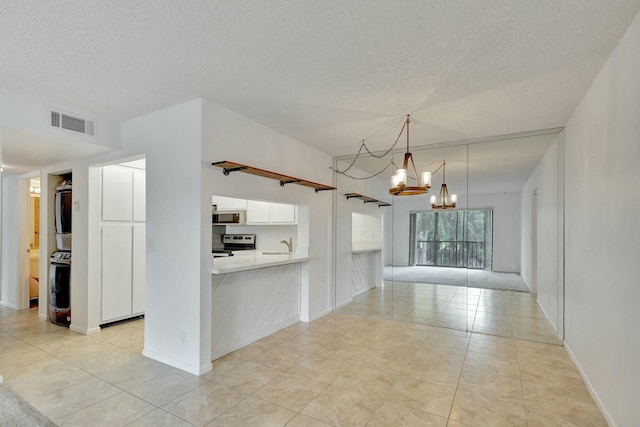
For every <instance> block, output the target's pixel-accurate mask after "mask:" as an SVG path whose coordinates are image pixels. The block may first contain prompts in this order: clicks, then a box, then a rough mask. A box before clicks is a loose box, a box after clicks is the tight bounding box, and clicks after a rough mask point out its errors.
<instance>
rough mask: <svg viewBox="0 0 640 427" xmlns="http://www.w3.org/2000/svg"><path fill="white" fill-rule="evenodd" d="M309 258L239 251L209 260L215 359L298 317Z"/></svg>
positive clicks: (213, 355)
mask: <svg viewBox="0 0 640 427" xmlns="http://www.w3.org/2000/svg"><path fill="white" fill-rule="evenodd" d="M308 260H309V257H307V256H304V255H297V254H290V253H286V252H285V253H264V252H260V251H243V253H242V254H240V255H234V256H230V257H221V258H215V259H213V265H212V269H211V273H212V280H211V283H212V295H211V299H212V314H211V321H212V328H211V335H212V336H211V338H212V339H211V358H212V360H215V359H217V358H219V357H221V356H224V355H225V354H228V353H231V352H232V351H235V350H237V349H239V348H242V347H244V346H245V345H247V344H250V343H252V342H254V341H257V340H259V339H261V338H264V337H266V336H268V335H271V334H272V333H274V332H277V331H278V330H280V329H282V328H285V327H287V326H289V325H292V324H294V323H296V322H298V321H299V320H300V293H301V292H300V289H301V284H302V281H303V280H308V279H307V278H306V277H303V271H306V268H304V264H305V263H306V261H308Z"/></svg>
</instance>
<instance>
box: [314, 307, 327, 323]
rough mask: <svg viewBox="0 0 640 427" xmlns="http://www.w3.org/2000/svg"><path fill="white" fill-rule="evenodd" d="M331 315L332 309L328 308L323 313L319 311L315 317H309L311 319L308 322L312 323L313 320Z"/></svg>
mask: <svg viewBox="0 0 640 427" xmlns="http://www.w3.org/2000/svg"><path fill="white" fill-rule="evenodd" d="M330 313H333V309H332V308H328V309H326V310H324V311H321V312H320V313H318V314H316V315H315V316H313V317H311V319H310V320H309V322H313V321H314V320H318V319H319V318H321V317H324V316H326V315H327V314H330Z"/></svg>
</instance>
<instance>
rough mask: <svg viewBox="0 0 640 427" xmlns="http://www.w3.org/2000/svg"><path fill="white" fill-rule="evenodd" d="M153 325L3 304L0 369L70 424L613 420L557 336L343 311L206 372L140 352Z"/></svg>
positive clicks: (455, 424) (461, 424) (456, 424)
mask: <svg viewBox="0 0 640 427" xmlns="http://www.w3.org/2000/svg"><path fill="white" fill-rule="evenodd" d="M143 327H144V321H143V320H138V321H135V322H131V323H126V324H122V325H119V326H114V327H111V328H107V329H104V330H103V331H102V332H101V333H100V334H96V335H92V336H83V335H79V334H76V333H74V332H70V331H69V330H68V329H65V328H61V327H58V326H55V325H52V324H51V323H49V322H46V321H42V320H39V319H38V317H37V312H36V311H35V310H29V311H20V312H16V311H12V310H8V309H5V308H1V307H0V374H2V375H4V380H5V383H6V385H7V386H8V387H10V388H11V389H12V390H14V391H15V392H16V393H18V394H20V395H21V396H22V397H23V398H25V399H26V400H27V401H29V402H30V403H31V404H32V405H33V406H35V407H36V408H38V409H39V410H40V411H41V412H43V413H44V414H45V415H47V416H48V417H49V418H51V419H52V420H53V421H54V422H56V423H57V424H59V425H62V426H102V425H104V426H124V425H128V426H191V425H196V426H205V425H207V426H284V425H286V426H289V427H292V426H293V427H295V426H298V427H300V426H331V425H333V426H365V425H366V426H402V425H405V426H449V427H465V426H466V427H469V426H476V427H480V426H492V427H495V426H554V425H557V426H606V423H605V420H604V419H603V417H602V416H601V414H600V412H599V411H598V408H597V407H596V405H595V404H594V402H593V400H592V399H591V397H590V395H589V393H588V391H587V389H586V387H585V385H584V383H583V382H582V380H581V378H580V376H579V374H578V372H577V371H576V369H575V367H574V366H573V364H572V363H571V361H570V360H569V358H568V357H567V355H566V353H565V351H564V349H563V348H562V347H560V346H556V345H549V344H543V343H536V342H531V341H525V340H520V339H517V338H515V337H498V336H492V335H487V334H478V333H473V332H464V331H458V330H454V329H447V328H441V327H433V326H425V325H420V324H416V323H409V322H401V321H394V320H384V319H374V318H369V317H361V316H354V315H345V314H331V315H327V316H324V317H322V318H321V319H318V320H316V321H314V322H312V323H311V324H304V323H298V324H296V325H293V326H291V327H289V328H286V329H284V330H281V331H279V332H277V333H275V334H273V335H271V336H269V337H266V338H264V339H262V340H260V341H258V342H255V343H253V344H251V345H249V346H247V347H244V348H242V349H240V350H238V351H236V352H234V353H232V354H230V355H227V356H225V357H223V358H220V359H218V360H216V361H214V370H213V371H212V372H209V373H207V374H205V375H203V376H201V377H197V376H194V375H190V374H187V373H184V372H182V371H179V370H177V369H174V368H171V367H168V366H166V365H163V364H161V363H158V362H155V361H152V360H150V359H147V358H144V357H142V356H141V355H140V350H141V346H142V334H143Z"/></svg>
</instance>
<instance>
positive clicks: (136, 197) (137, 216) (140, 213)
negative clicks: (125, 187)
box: [133, 169, 147, 222]
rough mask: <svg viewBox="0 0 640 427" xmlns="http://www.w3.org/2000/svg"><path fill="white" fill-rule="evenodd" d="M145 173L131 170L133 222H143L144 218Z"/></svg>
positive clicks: (145, 202)
mask: <svg viewBox="0 0 640 427" xmlns="http://www.w3.org/2000/svg"><path fill="white" fill-rule="evenodd" d="M146 176H147V174H146V172H145V171H143V170H140V169H133V220H134V221H136V222H144V221H145V218H146V206H147V201H146Z"/></svg>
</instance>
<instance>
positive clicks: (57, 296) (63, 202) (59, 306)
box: [49, 179, 73, 326]
mask: <svg viewBox="0 0 640 427" xmlns="http://www.w3.org/2000/svg"><path fill="white" fill-rule="evenodd" d="M72 203H73V202H72V195H71V179H68V180H64V181H62V183H61V184H60V185H59V186H58V187H56V197H55V223H56V247H57V249H58V250H57V251H55V252H54V253H52V254H51V258H50V263H51V264H50V267H49V318H50V319H51V322H53V323H55V324H57V325H62V326H69V324H70V323H71V209H72Z"/></svg>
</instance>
